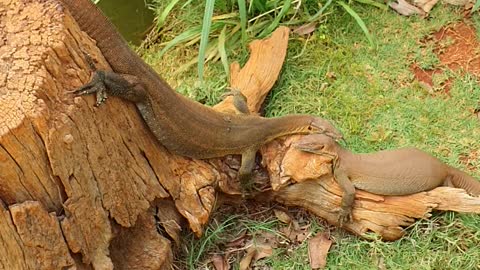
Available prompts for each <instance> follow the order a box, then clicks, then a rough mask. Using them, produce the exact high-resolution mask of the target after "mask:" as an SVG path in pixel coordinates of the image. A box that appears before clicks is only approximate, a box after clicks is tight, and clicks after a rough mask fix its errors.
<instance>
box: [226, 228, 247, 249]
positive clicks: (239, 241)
mask: <svg viewBox="0 0 480 270" xmlns="http://www.w3.org/2000/svg"><path fill="white" fill-rule="evenodd" d="M247 238H248V235H247V231H242V232H241V233H240V235H239V236H238V237H236V238H235V239H233V240H231V241H230V242H228V243H227V244H226V245H225V246H226V247H233V248H239V247H243V246H245V242H246V241H247Z"/></svg>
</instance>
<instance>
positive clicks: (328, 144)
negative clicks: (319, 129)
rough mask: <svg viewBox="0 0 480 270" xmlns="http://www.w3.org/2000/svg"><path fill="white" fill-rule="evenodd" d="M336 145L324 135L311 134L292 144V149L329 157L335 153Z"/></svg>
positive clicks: (330, 138)
mask: <svg viewBox="0 0 480 270" xmlns="http://www.w3.org/2000/svg"><path fill="white" fill-rule="evenodd" d="M336 146H337V143H336V142H335V140H334V139H333V138H332V137H330V136H328V135H326V134H312V135H308V136H305V137H303V138H302V139H300V140H299V141H298V142H296V143H295V144H294V147H295V148H296V149H298V150H300V151H304V152H308V153H312V154H317V155H327V156H331V155H334V154H335V153H336V151H335V148H336Z"/></svg>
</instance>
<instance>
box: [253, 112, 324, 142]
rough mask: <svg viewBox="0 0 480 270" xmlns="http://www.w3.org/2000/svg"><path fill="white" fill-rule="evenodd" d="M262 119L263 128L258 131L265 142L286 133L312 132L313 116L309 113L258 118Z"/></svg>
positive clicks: (286, 134) (300, 133)
mask: <svg viewBox="0 0 480 270" xmlns="http://www.w3.org/2000/svg"><path fill="white" fill-rule="evenodd" d="M260 119H262V120H263V121H264V124H263V125H264V128H262V129H261V130H259V132H262V133H264V134H263V135H262V136H263V137H264V139H265V142H269V141H272V140H274V139H276V138H279V137H283V136H288V135H294V134H298V135H302V134H312V133H314V131H312V129H311V125H312V122H313V121H314V119H315V117H314V116H310V115H287V116H282V117H276V118H260ZM265 120H266V121H265Z"/></svg>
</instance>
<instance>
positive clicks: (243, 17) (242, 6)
mask: <svg viewBox="0 0 480 270" xmlns="http://www.w3.org/2000/svg"><path fill="white" fill-rule="evenodd" d="M479 1H480V0H479ZM238 11H239V13H240V25H241V27H242V45H243V46H245V45H246V44H247V6H246V3H245V0H238Z"/></svg>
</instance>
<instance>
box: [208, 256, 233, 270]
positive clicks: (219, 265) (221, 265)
mask: <svg viewBox="0 0 480 270" xmlns="http://www.w3.org/2000/svg"><path fill="white" fill-rule="evenodd" d="M212 263H213V266H214V267H215V270H230V265H229V264H228V263H227V260H226V259H225V257H223V256H222V255H219V254H215V255H213V257H212Z"/></svg>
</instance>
